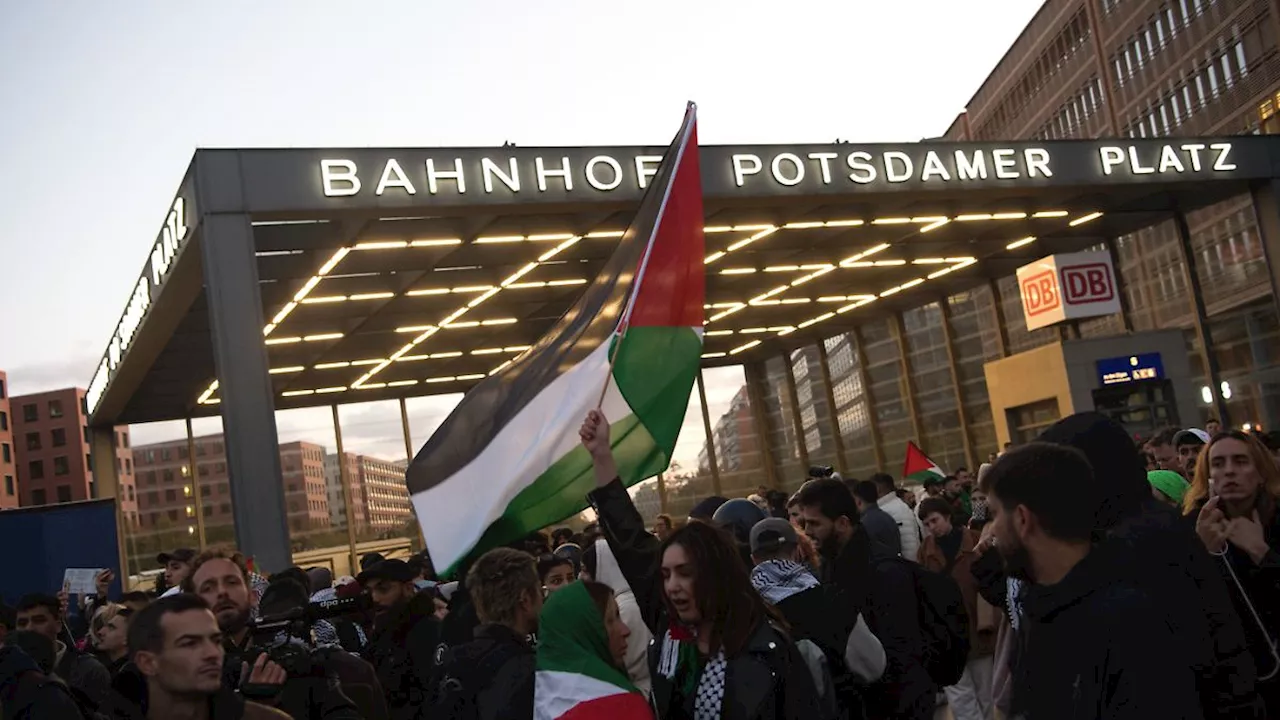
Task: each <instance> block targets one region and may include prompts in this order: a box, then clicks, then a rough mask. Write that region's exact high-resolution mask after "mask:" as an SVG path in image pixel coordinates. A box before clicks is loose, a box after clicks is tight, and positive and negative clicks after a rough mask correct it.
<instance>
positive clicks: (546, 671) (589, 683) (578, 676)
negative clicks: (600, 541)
mask: <svg viewBox="0 0 1280 720" xmlns="http://www.w3.org/2000/svg"><path fill="white" fill-rule="evenodd" d="M538 628H539V632H538V666H537V667H538V673H537V675H536V676H535V680H534V691H533V717H534V720H588V719H591V720H594V719H596V718H609V720H653V712H652V711H651V710H650V709H649V703H648V701H647V700H645V697H644V695H641V694H640V691H639V690H637V689H636V687H635V685H633V684H632V683H631V680H630V678H628V677H627V674H626V673H625V672H623V671H622V670H621V669H620V668H618V667H616V666H615V665H614V664H613V661H612V659H610V649H609V635H608V633H607V632H606V631H605V629H604V619H603V618H602V617H601V615H600V610H599V609H598V608H597V607H596V604H595V602H594V601H593V600H592V599H591V594H590V593H588V592H587V588H586V586H584V585H583V584H582V583H580V582H578V583H573V584H572V585H569V586H568V587H565V588H562V589H561V590H558V591H556V592H555V593H553V594H552V595H551V596H550V597H548V598H547V603H546V605H544V606H543V608H542V617H541V618H540V619H539V621H538Z"/></svg>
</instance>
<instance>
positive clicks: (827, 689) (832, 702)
mask: <svg viewBox="0 0 1280 720" xmlns="http://www.w3.org/2000/svg"><path fill="white" fill-rule="evenodd" d="M796 650H798V651H799V652H800V657H802V658H804V663H805V665H808V666H809V673H810V674H811V675H813V686H814V688H815V689H816V690H817V691H818V695H817V697H818V704H819V705H821V706H822V710H823V717H828V718H834V717H837V716H838V715H839V707H838V706H837V704H836V689H835V682H834V681H833V680H832V679H831V664H830V661H829V660H828V659H827V654H826V653H825V652H823V651H822V648H820V647H818V646H817V644H816V643H814V642H813V641H812V640H807V639H806V640H797V641H796Z"/></svg>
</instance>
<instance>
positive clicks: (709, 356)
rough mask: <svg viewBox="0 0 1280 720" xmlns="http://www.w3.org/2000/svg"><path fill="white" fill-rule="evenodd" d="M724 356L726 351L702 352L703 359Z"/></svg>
mask: <svg viewBox="0 0 1280 720" xmlns="http://www.w3.org/2000/svg"><path fill="white" fill-rule="evenodd" d="M724 356H725V353H722V352H709V353H702V359H703V360H709V359H711V358H722V357H724Z"/></svg>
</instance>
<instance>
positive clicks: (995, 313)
mask: <svg viewBox="0 0 1280 720" xmlns="http://www.w3.org/2000/svg"><path fill="white" fill-rule="evenodd" d="M987 287H988V288H989V289H990V290H991V311H992V318H991V321H992V322H993V323H995V327H996V349H997V350H998V351H999V352H1000V357H1009V326H1008V325H1006V324H1005V317H1004V305H1003V304H1002V303H1001V302H1000V281H998V280H988V281H987Z"/></svg>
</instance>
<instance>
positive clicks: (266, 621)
mask: <svg viewBox="0 0 1280 720" xmlns="http://www.w3.org/2000/svg"><path fill="white" fill-rule="evenodd" d="M371 605H372V603H371V601H370V599H369V596H368V595H357V596H355V597H349V598H336V599H333V600H323V601H321V602H313V603H308V604H306V605H303V606H302V607H297V608H293V609H291V610H287V611H285V612H281V613H275V614H272V615H264V616H262V617H260V618H257V619H255V620H251V621H250V622H249V634H250V638H251V642H250V645H249V649H248V651H247V652H246V653H245V656H244V660H245V662H248V663H249V665H251V666H252V665H253V663H254V662H255V661H257V659H258V656H259V655H261V654H262V653H266V654H267V657H268V658H269V659H270V660H271V661H272V662H274V663H276V664H277V665H279V666H280V667H282V668H284V671H285V672H287V673H288V674H289V677H323V676H324V675H325V670H324V666H323V663H318V662H316V658H315V657H313V654H312V652H311V646H310V645H311V626H312V625H314V624H315V623H316V622H317V621H319V620H329V619H331V618H336V617H341V616H343V615H348V614H351V613H359V612H364V611H365V610H368V609H369V608H370V607H371ZM281 635H284V639H283V640H281V639H280V636H281ZM293 639H298V640H301V641H302V642H301V643H296V642H291V640H293Z"/></svg>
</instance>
